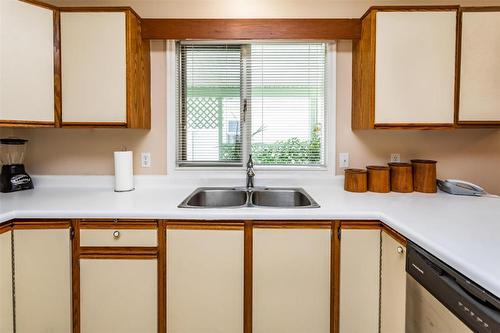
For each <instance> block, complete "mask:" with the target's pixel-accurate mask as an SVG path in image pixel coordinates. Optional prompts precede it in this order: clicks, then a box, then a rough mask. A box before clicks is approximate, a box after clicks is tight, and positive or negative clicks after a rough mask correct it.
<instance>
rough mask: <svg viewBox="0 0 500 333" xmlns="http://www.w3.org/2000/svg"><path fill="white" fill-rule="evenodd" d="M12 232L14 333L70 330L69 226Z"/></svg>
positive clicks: (62, 332) (64, 331)
mask: <svg viewBox="0 0 500 333" xmlns="http://www.w3.org/2000/svg"><path fill="white" fill-rule="evenodd" d="M13 235H14V267H15V268H14V281H15V297H16V301H15V319H16V332H17V333H38V332H40V333H42V332H43V333H45V332H50V333H68V332H71V330H72V320H71V316H72V312H71V245H70V231H69V228H65V229H28V230H26V229H14V232H13Z"/></svg>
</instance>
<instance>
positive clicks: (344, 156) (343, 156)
mask: <svg viewBox="0 0 500 333" xmlns="http://www.w3.org/2000/svg"><path fill="white" fill-rule="evenodd" d="M348 167H349V153H339V168H348Z"/></svg>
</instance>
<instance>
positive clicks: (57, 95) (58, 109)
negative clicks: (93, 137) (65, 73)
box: [54, 9, 62, 127]
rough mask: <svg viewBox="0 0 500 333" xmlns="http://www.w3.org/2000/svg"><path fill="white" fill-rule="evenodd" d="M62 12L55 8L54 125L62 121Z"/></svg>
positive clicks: (58, 124)
mask: <svg viewBox="0 0 500 333" xmlns="http://www.w3.org/2000/svg"><path fill="white" fill-rule="evenodd" d="M61 72H62V67H61V12H60V11H59V10H57V9H54V127H61V123H62V80H61Z"/></svg>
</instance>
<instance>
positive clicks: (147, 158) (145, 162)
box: [141, 153, 151, 168]
mask: <svg viewBox="0 0 500 333" xmlns="http://www.w3.org/2000/svg"><path fill="white" fill-rule="evenodd" d="M141 167H143V168H151V153H141Z"/></svg>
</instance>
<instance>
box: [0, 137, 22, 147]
mask: <svg viewBox="0 0 500 333" xmlns="http://www.w3.org/2000/svg"><path fill="white" fill-rule="evenodd" d="M26 142H28V140H26V139H18V138H3V139H0V143H1V144H3V145H24V144H25V143H26Z"/></svg>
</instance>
